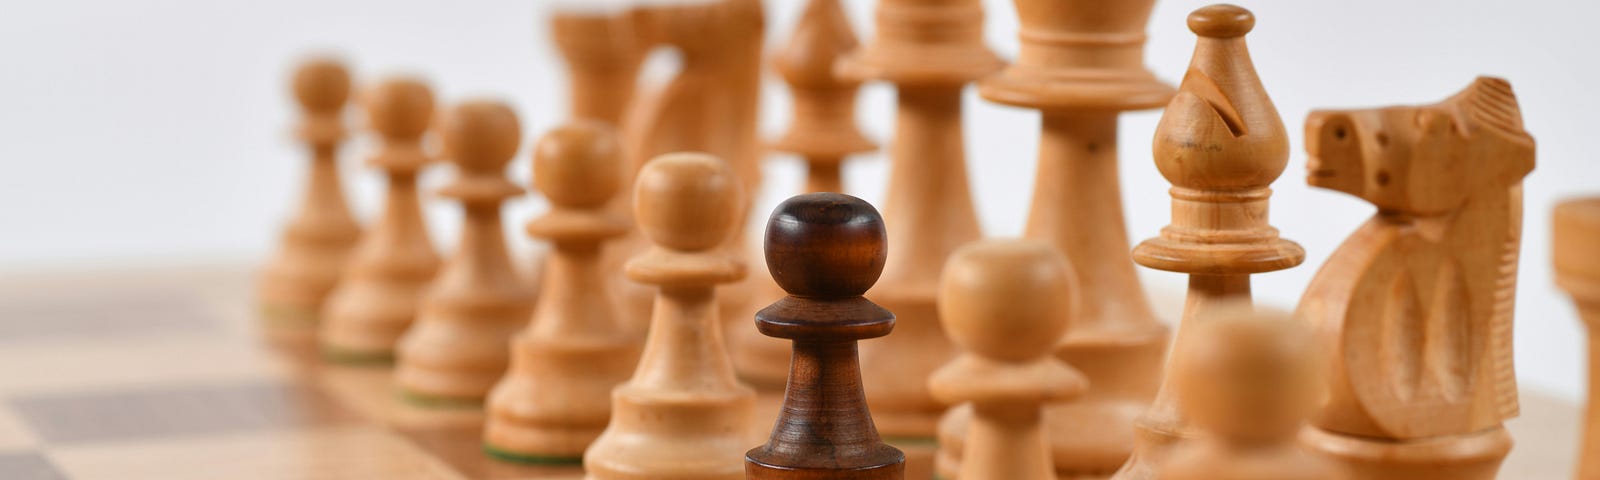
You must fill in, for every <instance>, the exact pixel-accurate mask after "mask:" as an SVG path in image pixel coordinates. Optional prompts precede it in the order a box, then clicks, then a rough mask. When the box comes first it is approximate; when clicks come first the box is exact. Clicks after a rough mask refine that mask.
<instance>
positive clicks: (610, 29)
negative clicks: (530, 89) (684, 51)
mask: <svg viewBox="0 0 1600 480" xmlns="http://www.w3.org/2000/svg"><path fill="white" fill-rule="evenodd" d="M636 17H637V16H636V15H635V14H634V11H633V10H628V9H625V10H621V11H561V10H558V11H554V12H552V13H551V16H550V36H551V40H552V43H554V44H555V46H556V50H557V51H559V52H560V54H561V59H562V60H563V61H564V62H565V63H566V66H567V101H568V102H569V103H568V117H569V118H570V119H573V120H594V121H600V122H605V123H606V124H607V125H609V126H610V127H611V128H614V129H615V128H621V127H622V122H623V118H624V117H625V116H626V114H627V112H628V109H629V107H630V105H632V102H633V98H634V90H635V88H636V84H637V83H638V81H639V68H640V66H641V64H642V63H643V62H644V53H645V51H644V48H643V47H642V46H641V45H640V43H641V41H640V38H639V34H638V32H637V31H636V28H635V27H636V25H635V23H636ZM619 170H620V169H619ZM621 174H622V172H621V171H619V172H618V175H619V177H620V175H621Z"/></svg>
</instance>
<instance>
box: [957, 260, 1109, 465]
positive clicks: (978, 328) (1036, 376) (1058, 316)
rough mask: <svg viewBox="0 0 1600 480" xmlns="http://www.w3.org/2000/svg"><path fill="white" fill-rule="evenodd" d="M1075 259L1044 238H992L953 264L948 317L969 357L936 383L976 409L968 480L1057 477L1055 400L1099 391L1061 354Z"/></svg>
mask: <svg viewBox="0 0 1600 480" xmlns="http://www.w3.org/2000/svg"><path fill="white" fill-rule="evenodd" d="M1077 283H1078V281H1077V278H1076V277H1075V276H1074V275H1073V273H1072V268H1071V267H1070V266H1068V265H1067V261H1066V258H1065V257H1062V256H1061V253H1060V252H1058V251H1056V250H1055V248H1054V247H1053V246H1052V245H1050V244H1049V243H1045V242H1042V241H1037V240H987V241H979V242H975V243H972V244H968V245H967V246H964V247H961V249H959V250H956V252H955V254H953V255H951V257H950V261H949V264H948V265H946V266H945V270H944V278H943V280H942V281H941V287H940V293H939V315H940V319H942V320H943V321H944V326H945V331H948V332H950V338H951V340H952V341H954V342H955V343H956V345H958V346H960V347H961V350H962V351H963V352H964V353H962V354H961V356H960V357H957V358H956V359H955V360H954V361H952V362H950V363H949V364H946V365H945V366H944V367H943V368H940V369H939V370H938V371H935V372H934V373H933V376H932V377H931V378H930V379H929V380H928V385H929V388H930V389H932V391H933V394H934V396H935V397H937V398H939V399H940V400H943V401H945V402H948V403H951V404H957V403H970V405H971V406H972V411H973V413H972V419H971V424H970V425H969V426H968V427H967V434H966V436H965V443H966V445H965V448H963V449H962V451H963V453H964V457H963V458H962V463H961V470H960V472H959V474H960V478H968V479H978V480H991V479H1006V480H1055V479H1056V468H1055V466H1054V464H1053V461H1052V459H1051V455H1050V448H1049V446H1050V444H1049V441H1048V440H1047V436H1046V433H1045V425H1044V418H1043V417H1044V406H1045V404H1047V403H1054V402H1062V401H1067V400H1071V399H1073V398H1075V397H1078V396H1079V395H1082V394H1083V393H1084V391H1085V390H1087V389H1088V388H1089V381H1088V379H1087V378H1085V377H1084V376H1083V374H1082V373H1079V372H1078V371H1077V370H1076V369H1073V368H1072V367H1070V366H1068V365H1067V364H1066V363H1065V362H1062V361H1061V359H1059V358H1056V357H1055V356H1053V355H1052V352H1053V351H1054V350H1055V347H1056V345H1057V344H1058V343H1059V341H1060V339H1061V338H1062V335H1064V334H1066V331H1067V326H1068V323H1069V321H1070V318H1069V317H1070V316H1071V315H1072V313H1071V312H1072V311H1073V308H1074V304H1075V303H1076V298H1077V297H1078V290H1077V288H1076V287H1077Z"/></svg>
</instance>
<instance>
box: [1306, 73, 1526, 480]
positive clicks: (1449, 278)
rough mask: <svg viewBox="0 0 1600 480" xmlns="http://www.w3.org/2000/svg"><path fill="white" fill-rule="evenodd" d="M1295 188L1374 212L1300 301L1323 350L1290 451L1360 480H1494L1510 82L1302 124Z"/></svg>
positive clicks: (1506, 280)
mask: <svg viewBox="0 0 1600 480" xmlns="http://www.w3.org/2000/svg"><path fill="white" fill-rule="evenodd" d="M1306 151H1307V152H1309V153H1310V160H1308V161H1307V164H1306V168H1307V170H1308V172H1309V175H1308V176H1307V182H1308V183H1310V184H1311V185H1312V186H1316V187H1321V188H1327V189H1331V190H1336V191H1341V192H1345V193H1349V194H1351V195H1355V196H1358V197H1361V198H1362V199H1364V200H1366V201H1368V202H1371V203H1372V204H1373V205H1376V206H1377V207H1378V212H1379V213H1378V214H1377V215H1374V216H1373V217H1372V219H1370V220H1368V221H1367V222H1366V223H1365V224H1363V225H1362V226H1361V227H1360V228H1359V229H1358V230H1356V232H1355V233H1354V234H1352V235H1351V236H1350V238H1349V239H1348V240H1346V241H1345V243H1344V244H1342V245H1340V247H1339V249H1338V250H1335V251H1334V253H1333V255H1332V256H1330V257H1329V259H1328V262H1327V263H1326V264H1325V265H1323V266H1322V269H1321V270H1320V271H1318V272H1317V275H1316V277H1313V279H1312V281H1311V284H1310V285H1309V286H1308V287H1307V288H1306V292H1305V296H1304V297H1302V299H1301V300H1300V309H1301V315H1303V316H1304V317H1305V318H1308V319H1310V320H1312V321H1313V322H1315V324H1316V325H1317V328H1318V331H1319V333H1320V334H1321V335H1322V336H1323V337H1324V338H1325V341H1326V342H1328V343H1329V344H1331V345H1333V346H1334V347H1333V352H1332V355H1333V368H1332V372H1333V374H1332V376H1331V378H1330V379H1329V385H1330V386H1329V388H1328V390H1329V400H1328V402H1327V404H1326V405H1325V406H1324V407H1323V409H1322V411H1321V412H1320V413H1319V414H1318V415H1317V416H1316V417H1315V418H1314V419H1313V421H1312V424H1313V426H1314V427H1315V428H1311V429H1308V430H1307V431H1306V434H1305V435H1304V436H1303V440H1304V442H1305V443H1306V445H1308V446H1309V447H1310V448H1311V449H1312V450H1314V451H1317V452H1320V453H1322V454H1324V455H1326V456H1328V457H1330V458H1333V459H1334V460H1335V461H1336V462H1337V463H1340V464H1343V465H1345V466H1346V467H1347V468H1349V470H1350V471H1351V472H1352V473H1353V474H1354V475H1355V476H1356V477H1357V478H1362V479H1370V480H1383V479H1401V478H1404V479H1409V480H1442V479H1452V480H1478V479H1492V478H1495V473H1496V471H1497V470H1499V466H1500V462H1501V460H1503V459H1504V458H1505V455H1506V454H1507V453H1509V452H1510V450H1511V437H1510V435H1509V434H1508V433H1506V430H1505V428H1504V427H1503V426H1502V423H1503V422H1504V421H1505V420H1508V419H1510V418H1512V417H1515V416H1516V415H1517V413H1518V408H1519V407H1518V399H1517V385H1516V375H1515V373H1514V371H1513V369H1512V347H1511V329H1512V303H1513V301H1514V298H1515V296H1516V295H1515V294H1516V274H1517V259H1518V256H1519V251H1520V247H1521V236H1522V179H1523V177H1525V176H1526V175H1527V174H1528V172H1530V171H1531V170H1533V167H1534V141H1533V138H1532V137H1530V136H1529V135H1528V133H1527V131H1525V130H1523V128H1522V115H1521V113H1520V109H1519V107H1518V106H1517V99H1516V97H1515V96H1514V94H1513V93H1512V92H1511V85H1510V84H1509V83H1507V82H1506V81H1505V80H1501V79H1497V78H1488V77H1481V78H1479V79H1477V80H1476V81H1474V82H1473V83H1472V85H1470V86H1468V87H1467V88H1466V89H1465V90H1463V91H1461V92H1460V93H1457V94H1456V95H1455V96H1452V97H1451V98H1449V99H1447V100H1445V101H1443V102H1441V103H1437V104H1434V105H1426V106H1420V107H1389V108H1380V109H1371V110H1348V111H1319V112H1313V113H1312V114H1311V115H1310V116H1308V117H1307V118H1306Z"/></svg>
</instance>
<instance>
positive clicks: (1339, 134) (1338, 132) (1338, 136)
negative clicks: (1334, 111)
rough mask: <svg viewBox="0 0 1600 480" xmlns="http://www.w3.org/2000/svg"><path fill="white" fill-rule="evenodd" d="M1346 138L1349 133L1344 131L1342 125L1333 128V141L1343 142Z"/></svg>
mask: <svg viewBox="0 0 1600 480" xmlns="http://www.w3.org/2000/svg"><path fill="white" fill-rule="evenodd" d="M1348 136H1350V131H1349V130H1346V129H1345V128H1344V125H1340V126H1337V127H1333V138H1334V139H1335V140H1344V139H1345V137H1348Z"/></svg>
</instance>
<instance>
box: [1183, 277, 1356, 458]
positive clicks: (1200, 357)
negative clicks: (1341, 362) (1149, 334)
mask: <svg viewBox="0 0 1600 480" xmlns="http://www.w3.org/2000/svg"><path fill="white" fill-rule="evenodd" d="M1235 308H1236V309H1235V310H1234V311H1228V310H1222V311H1215V312H1213V313H1211V314H1210V316H1209V317H1205V318H1199V319H1198V320H1200V321H1199V322H1196V323H1195V324H1194V325H1193V326H1192V329H1193V332H1192V333H1191V334H1190V336H1189V342H1188V343H1186V344H1184V345H1182V346H1181V347H1180V348H1179V349H1178V350H1177V351H1175V352H1173V355H1174V356H1176V357H1178V359H1177V360H1175V361H1174V362H1173V365H1175V366H1177V367H1179V369H1178V370H1174V371H1172V372H1171V373H1170V375H1172V376H1173V377H1175V378H1176V383H1175V384H1174V386H1175V387H1176V388H1177V391H1178V395H1177V396H1178V408H1179V409H1180V410H1181V411H1183V412H1184V415H1185V416H1186V417H1187V418H1189V419H1191V420H1192V421H1193V424H1194V425H1195V426H1196V427H1197V428H1198V429H1199V430H1200V431H1202V432H1204V433H1205V435H1204V436H1202V437H1201V438H1198V439H1195V440H1193V441H1191V442H1188V443H1186V444H1184V445H1181V446H1179V447H1178V448H1177V450H1176V451H1174V452H1173V454H1172V458H1171V460H1169V461H1168V462H1167V463H1166V464H1165V466H1163V467H1162V470H1161V473H1160V474H1159V475H1158V477H1157V478H1159V479H1160V480H1340V479H1345V478H1348V477H1347V476H1345V475H1344V474H1343V472H1342V471H1341V470H1340V469H1338V468H1337V466H1335V465H1333V464H1332V463H1330V462H1328V461H1326V460H1323V459H1321V458H1318V457H1315V456H1313V455H1311V454H1310V453H1309V452H1306V451H1305V450H1304V449H1302V448H1301V447H1300V445H1299V444H1298V443H1296V442H1295V434H1296V433H1297V432H1299V431H1300V429H1301V427H1302V426H1303V425H1305V419H1306V416H1308V415H1310V414H1311V413H1312V412H1313V411H1315V410H1316V405H1317V402H1318V400H1319V399H1320V398H1321V394H1322V377H1323V376H1324V375H1323V372H1324V370H1325V368H1326V367H1325V364H1326V362H1325V361H1323V360H1324V355H1322V353H1321V352H1320V351H1319V349H1318V348H1317V341H1316V339H1315V337H1314V336H1313V335H1312V334H1311V330H1310V329H1309V328H1307V326H1306V325H1305V324H1304V323H1302V322H1301V320H1300V319H1295V318H1290V317H1289V315H1287V314H1283V313H1276V312H1259V313H1258V312H1252V311H1251V306H1250V305H1249V304H1243V305H1237V306H1236V307H1235Z"/></svg>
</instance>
